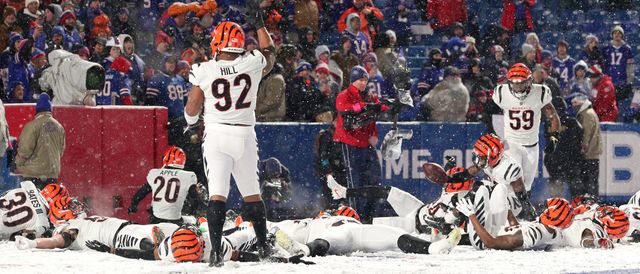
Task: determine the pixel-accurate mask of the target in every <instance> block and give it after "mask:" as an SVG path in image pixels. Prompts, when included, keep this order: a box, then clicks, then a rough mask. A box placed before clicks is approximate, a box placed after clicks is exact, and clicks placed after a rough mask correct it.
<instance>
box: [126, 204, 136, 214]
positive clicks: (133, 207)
mask: <svg viewBox="0 0 640 274" xmlns="http://www.w3.org/2000/svg"><path fill="white" fill-rule="evenodd" d="M137 211H138V206H134V205H131V206H130V207H129V210H127V213H129V214H133V213H136V212H137Z"/></svg>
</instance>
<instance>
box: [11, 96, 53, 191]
mask: <svg viewBox="0 0 640 274" xmlns="http://www.w3.org/2000/svg"><path fill="white" fill-rule="evenodd" d="M64 139H65V132H64V128H63V127H62V125H60V123H59V122H58V121H57V120H56V119H55V118H53V115H52V114H51V99H50V97H49V95H48V94H47V93H42V94H40V97H38V102H37V103H36V115H35V117H34V118H33V120H32V121H31V122H29V123H27V124H26V125H25V126H24V128H23V129H22V132H21V133H20V138H19V141H20V143H19V144H18V153H17V155H16V159H15V165H13V166H12V168H11V169H12V171H13V172H14V173H16V174H20V175H21V176H22V177H23V180H30V181H32V182H33V183H34V184H35V185H36V187H38V188H40V189H42V188H43V187H44V186H45V185H47V184H48V183H57V180H58V176H59V175H60V159H61V158H62V153H63V152H64V147H65V140H64Z"/></svg>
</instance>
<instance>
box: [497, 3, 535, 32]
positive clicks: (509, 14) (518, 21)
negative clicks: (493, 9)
mask: <svg viewBox="0 0 640 274" xmlns="http://www.w3.org/2000/svg"><path fill="white" fill-rule="evenodd" d="M502 4H503V5H502V18H501V19H500V24H501V25H502V26H503V27H504V28H506V29H508V30H509V31H511V32H516V33H518V32H523V31H532V30H533V16H531V9H532V8H533V6H534V5H535V4H536V0H521V1H519V0H502Z"/></svg>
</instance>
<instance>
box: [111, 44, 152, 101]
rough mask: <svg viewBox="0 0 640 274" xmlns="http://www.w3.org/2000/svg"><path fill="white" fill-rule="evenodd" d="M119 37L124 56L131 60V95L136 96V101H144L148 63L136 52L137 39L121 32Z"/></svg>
mask: <svg viewBox="0 0 640 274" xmlns="http://www.w3.org/2000/svg"><path fill="white" fill-rule="evenodd" d="M118 39H119V40H120V41H122V48H123V51H122V56H123V57H124V58H127V60H129V62H131V71H129V79H131V95H132V96H133V97H134V102H136V103H138V102H143V101H144V98H145V93H146V90H147V89H146V87H145V86H146V84H145V80H144V71H145V67H146V63H145V62H144V60H142V58H140V56H138V54H137V53H136V44H135V41H134V40H133V38H132V37H131V36H130V35H129V34H120V35H118Z"/></svg>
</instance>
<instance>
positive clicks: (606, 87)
mask: <svg viewBox="0 0 640 274" xmlns="http://www.w3.org/2000/svg"><path fill="white" fill-rule="evenodd" d="M587 77H589V80H590V81H591V86H592V87H593V89H594V92H595V94H596V97H595V98H594V99H593V110H594V111H595V112H596V114H598V118H599V120H600V122H615V121H617V119H618V104H617V102H616V88H615V86H614V85H613V81H612V80H611V76H609V75H606V74H604V73H603V72H602V69H601V68H600V67H599V66H597V65H593V66H591V67H590V68H589V69H588V70H587Z"/></svg>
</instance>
